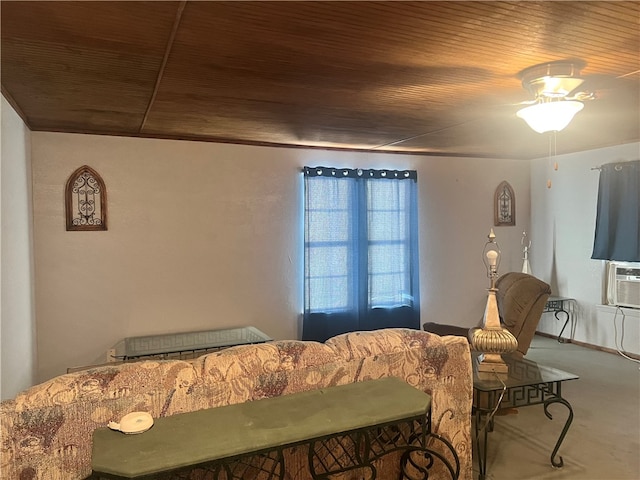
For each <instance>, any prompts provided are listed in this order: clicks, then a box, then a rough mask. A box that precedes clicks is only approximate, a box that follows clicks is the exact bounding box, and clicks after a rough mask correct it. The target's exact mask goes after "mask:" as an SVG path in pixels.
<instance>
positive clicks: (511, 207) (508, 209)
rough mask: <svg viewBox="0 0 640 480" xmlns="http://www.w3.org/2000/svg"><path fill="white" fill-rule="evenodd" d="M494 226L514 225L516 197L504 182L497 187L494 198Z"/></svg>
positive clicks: (509, 186)
mask: <svg viewBox="0 0 640 480" xmlns="http://www.w3.org/2000/svg"><path fill="white" fill-rule="evenodd" d="M493 203H494V218H493V219H494V224H495V225H496V226H498V227H500V226H509V225H515V224H516V195H515V193H514V192H513V188H511V185H509V182H507V181H506V180H505V181H504V182H502V183H501V184H500V185H498V188H496V193H495V197H494V201H493Z"/></svg>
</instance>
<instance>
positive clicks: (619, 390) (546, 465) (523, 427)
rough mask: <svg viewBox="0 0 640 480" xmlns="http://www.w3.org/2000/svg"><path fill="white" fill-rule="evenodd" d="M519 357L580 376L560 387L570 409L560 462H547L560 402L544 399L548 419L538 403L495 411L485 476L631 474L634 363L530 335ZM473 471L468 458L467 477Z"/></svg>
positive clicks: (635, 429)
mask: <svg viewBox="0 0 640 480" xmlns="http://www.w3.org/2000/svg"><path fill="white" fill-rule="evenodd" d="M526 358H528V359H530V360H533V361H534V362H537V363H540V364H544V365H548V366H551V367H556V368H559V369H561V370H565V371H567V372H571V373H575V374H577V375H579V376H580V379H578V380H571V381H568V382H565V383H564V384H563V387H562V395H563V397H564V398H565V399H566V400H568V401H569V402H570V403H571V405H572V407H573V413H574V418H573V423H572V424H571V427H570V428H569V431H568V433H567V435H566V437H565V439H564V442H563V443H562V446H561V447H560V450H559V452H558V453H559V455H560V456H562V458H563V460H564V467H563V468H554V467H552V466H551V463H550V457H551V452H552V450H553V447H554V445H555V443H556V441H557V439H558V436H559V434H560V432H561V431H562V427H563V426H564V423H565V420H566V418H567V409H566V407H564V406H562V405H557V404H556V405H552V406H551V407H550V409H549V411H550V412H551V413H552V415H553V417H554V418H553V420H549V419H548V418H547V417H546V416H545V414H544V411H543V407H542V405H536V406H531V407H524V408H520V409H518V412H517V414H514V415H505V416H497V417H496V421H495V427H494V431H493V432H491V433H490V434H489V449H488V468H487V477H486V478H487V480H515V479H518V480H533V479H535V480H547V479H548V480H551V479H553V480H569V479H571V480H573V479H576V480H578V479H579V480H639V479H640V368H639V367H640V365H639V364H638V363H637V362H633V361H630V360H627V359H625V358H623V357H622V356H619V355H617V354H613V353H606V352H601V351H598V350H593V349H590V348H585V347H581V346H577V345H573V344H570V343H565V344H560V343H558V342H556V341H555V340H554V339H552V338H547V337H541V336H538V335H537V336H536V337H535V339H534V341H533V343H532V345H531V348H530V349H529V352H528V353H527V357H526ZM472 433H473V431H472ZM474 454H475V452H474ZM477 474H478V470H477V463H476V465H475V475H476V477H475V478H477Z"/></svg>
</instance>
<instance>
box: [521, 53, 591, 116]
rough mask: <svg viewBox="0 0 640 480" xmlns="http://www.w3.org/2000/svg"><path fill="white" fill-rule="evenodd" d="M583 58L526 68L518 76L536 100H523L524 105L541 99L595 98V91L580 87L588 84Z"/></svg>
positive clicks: (579, 99)
mask: <svg viewBox="0 0 640 480" xmlns="http://www.w3.org/2000/svg"><path fill="white" fill-rule="evenodd" d="M585 65H586V64H585V62H583V61H582V60H559V61H555V62H547V63H541V64H539V65H534V66H532V67H528V68H525V69H524V70H522V71H521V72H520V73H518V77H519V78H520V79H521V80H522V86H523V87H524V88H525V89H526V90H528V91H529V93H531V94H532V95H533V96H534V98H535V100H530V101H525V102H522V103H521V104H522V105H529V104H535V103H538V102H540V101H541V100H543V101H544V100H549V99H551V100H553V99H564V100H578V101H585V100H593V99H595V98H596V94H595V92H594V91H589V90H586V89H585V88H582V89H581V88H580V87H581V86H583V87H584V86H586V85H584V84H585V80H586V79H585V78H584V77H583V76H581V75H580V71H581V70H582V69H583V68H584V67H585Z"/></svg>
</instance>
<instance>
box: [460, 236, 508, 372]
mask: <svg viewBox="0 0 640 480" xmlns="http://www.w3.org/2000/svg"><path fill="white" fill-rule="evenodd" d="M488 238H489V240H488V241H487V243H486V244H485V246H484V250H483V261H484V264H485V266H486V267H487V276H488V277H489V279H490V287H489V294H488V297H487V306H486V308H485V311H484V318H483V320H482V327H481V328H474V329H471V330H470V331H469V341H470V343H471V346H472V348H473V349H474V350H476V351H478V352H482V353H483V355H482V361H481V362H480V363H479V364H478V374H481V373H485V374H486V373H490V374H491V375H498V376H500V375H504V374H507V373H508V372H509V366H508V365H507V364H506V363H505V362H504V360H503V359H502V354H503V353H509V352H513V351H515V350H516V349H517V348H518V340H517V339H516V337H514V336H513V335H512V334H511V332H509V330H507V329H505V328H502V325H501V324H500V315H499V314H498V301H497V300H496V292H497V291H498V289H497V288H496V279H497V277H498V266H499V265H500V246H499V245H498V243H497V242H496V241H495V239H496V235H495V233H493V229H491V231H490V232H489V235H488Z"/></svg>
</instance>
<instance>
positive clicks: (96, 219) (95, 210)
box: [64, 165, 107, 231]
mask: <svg viewBox="0 0 640 480" xmlns="http://www.w3.org/2000/svg"><path fill="white" fill-rule="evenodd" d="M64 201H65V208H66V214H67V230H68V231H76V230H79V231H85V230H106V229H107V189H106V187H105V185H104V181H103V180H102V177H100V175H99V174H98V172H96V171H95V170H94V169H92V168H91V167H89V166H87V165H84V166H82V167H80V168H78V169H77V170H76V171H75V172H73V173H72V174H71V176H70V177H69V180H67V185H66V187H65V190H64Z"/></svg>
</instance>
